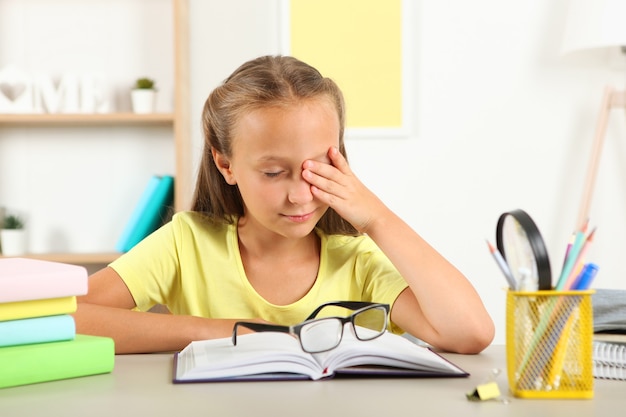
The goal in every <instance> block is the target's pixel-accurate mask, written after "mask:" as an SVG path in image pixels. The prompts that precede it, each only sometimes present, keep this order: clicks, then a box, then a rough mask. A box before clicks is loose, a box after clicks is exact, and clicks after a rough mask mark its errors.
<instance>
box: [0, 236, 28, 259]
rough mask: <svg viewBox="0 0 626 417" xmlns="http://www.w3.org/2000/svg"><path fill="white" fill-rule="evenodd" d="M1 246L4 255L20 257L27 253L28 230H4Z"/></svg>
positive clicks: (0, 237)
mask: <svg viewBox="0 0 626 417" xmlns="http://www.w3.org/2000/svg"><path fill="white" fill-rule="evenodd" d="M0 246H1V247H2V255H4V256H19V255H24V254H25V253H26V246H27V242H26V230H24V229H2V230H0Z"/></svg>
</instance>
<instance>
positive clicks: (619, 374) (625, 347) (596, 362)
mask: <svg viewBox="0 0 626 417" xmlns="http://www.w3.org/2000/svg"><path fill="white" fill-rule="evenodd" d="M593 376H594V377H595V378H602V379H619V380H626V343H623V342H609V341H602V340H594V341H593Z"/></svg>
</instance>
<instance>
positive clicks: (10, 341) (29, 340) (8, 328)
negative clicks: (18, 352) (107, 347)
mask: <svg viewBox="0 0 626 417" xmlns="http://www.w3.org/2000/svg"><path fill="white" fill-rule="evenodd" d="M75 336H76V324H75V323H74V318H73V317H72V316H70V315H69V314H62V315H57V316H47V317H35V318H29V319H21V320H9V321H3V322H0V347H5V346H16V345H29V344H34V343H45V342H58V341H63V340H72V339H74V337H75Z"/></svg>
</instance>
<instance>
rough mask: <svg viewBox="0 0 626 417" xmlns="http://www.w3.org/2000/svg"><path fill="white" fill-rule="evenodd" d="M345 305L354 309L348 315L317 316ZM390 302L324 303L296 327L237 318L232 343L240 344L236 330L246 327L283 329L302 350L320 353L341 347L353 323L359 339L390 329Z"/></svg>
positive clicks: (271, 329) (373, 337)
mask: <svg viewBox="0 0 626 417" xmlns="http://www.w3.org/2000/svg"><path fill="white" fill-rule="evenodd" d="M333 306H334V307H343V308H346V309H349V310H352V311H354V313H352V314H351V315H350V316H348V317H323V318H319V319H316V318H315V317H316V316H317V315H318V314H319V313H320V312H321V311H322V310H323V309H325V308H327V307H333ZM388 316H389V304H380V303H370V302H365V301H334V302H329V303H325V304H322V305H321V306H319V307H318V308H316V309H315V311H314V312H313V313H311V315H309V317H307V318H306V320H304V321H303V322H302V323H300V324H296V325H294V326H279V325H274V324H266V323H252V322H247V321H238V322H236V323H235V325H234V326H233V337H232V339H233V345H235V346H236V345H237V329H238V328H239V327H246V328H248V329H250V330H253V331H255V332H281V333H288V334H291V335H294V336H296V338H297V339H298V340H299V341H300V346H301V347H302V350H303V351H305V352H308V353H320V352H325V351H327V350H331V349H334V348H336V347H337V346H339V343H340V342H341V339H342V338H343V328H344V325H345V324H346V323H350V325H351V328H352V332H353V333H354V335H355V336H356V338H357V339H358V340H363V341H366V340H372V339H376V338H377V337H379V336H380V335H382V334H383V333H384V332H385V330H386V328H387V317H388Z"/></svg>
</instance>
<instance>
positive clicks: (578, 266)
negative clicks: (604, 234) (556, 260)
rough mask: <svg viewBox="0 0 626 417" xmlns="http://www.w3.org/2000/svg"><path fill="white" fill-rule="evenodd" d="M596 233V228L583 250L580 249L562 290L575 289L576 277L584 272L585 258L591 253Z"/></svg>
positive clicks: (588, 237) (590, 234)
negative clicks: (590, 248) (590, 247)
mask: <svg viewBox="0 0 626 417" xmlns="http://www.w3.org/2000/svg"><path fill="white" fill-rule="evenodd" d="M595 232H596V229H595V228H594V229H593V230H592V231H591V233H589V236H587V239H586V240H585V242H584V244H583V246H582V248H581V249H580V252H579V253H578V256H577V257H576V260H575V261H574V263H573V267H572V269H571V271H570V273H569V275H568V276H567V279H566V280H565V284H564V285H563V288H562V289H564V290H566V291H567V290H572V289H575V288H573V284H574V281H575V280H576V277H577V276H578V274H579V273H580V271H581V270H582V268H583V266H584V263H585V256H587V252H588V251H589V246H590V245H591V242H592V241H593V235H594V233H595Z"/></svg>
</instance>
